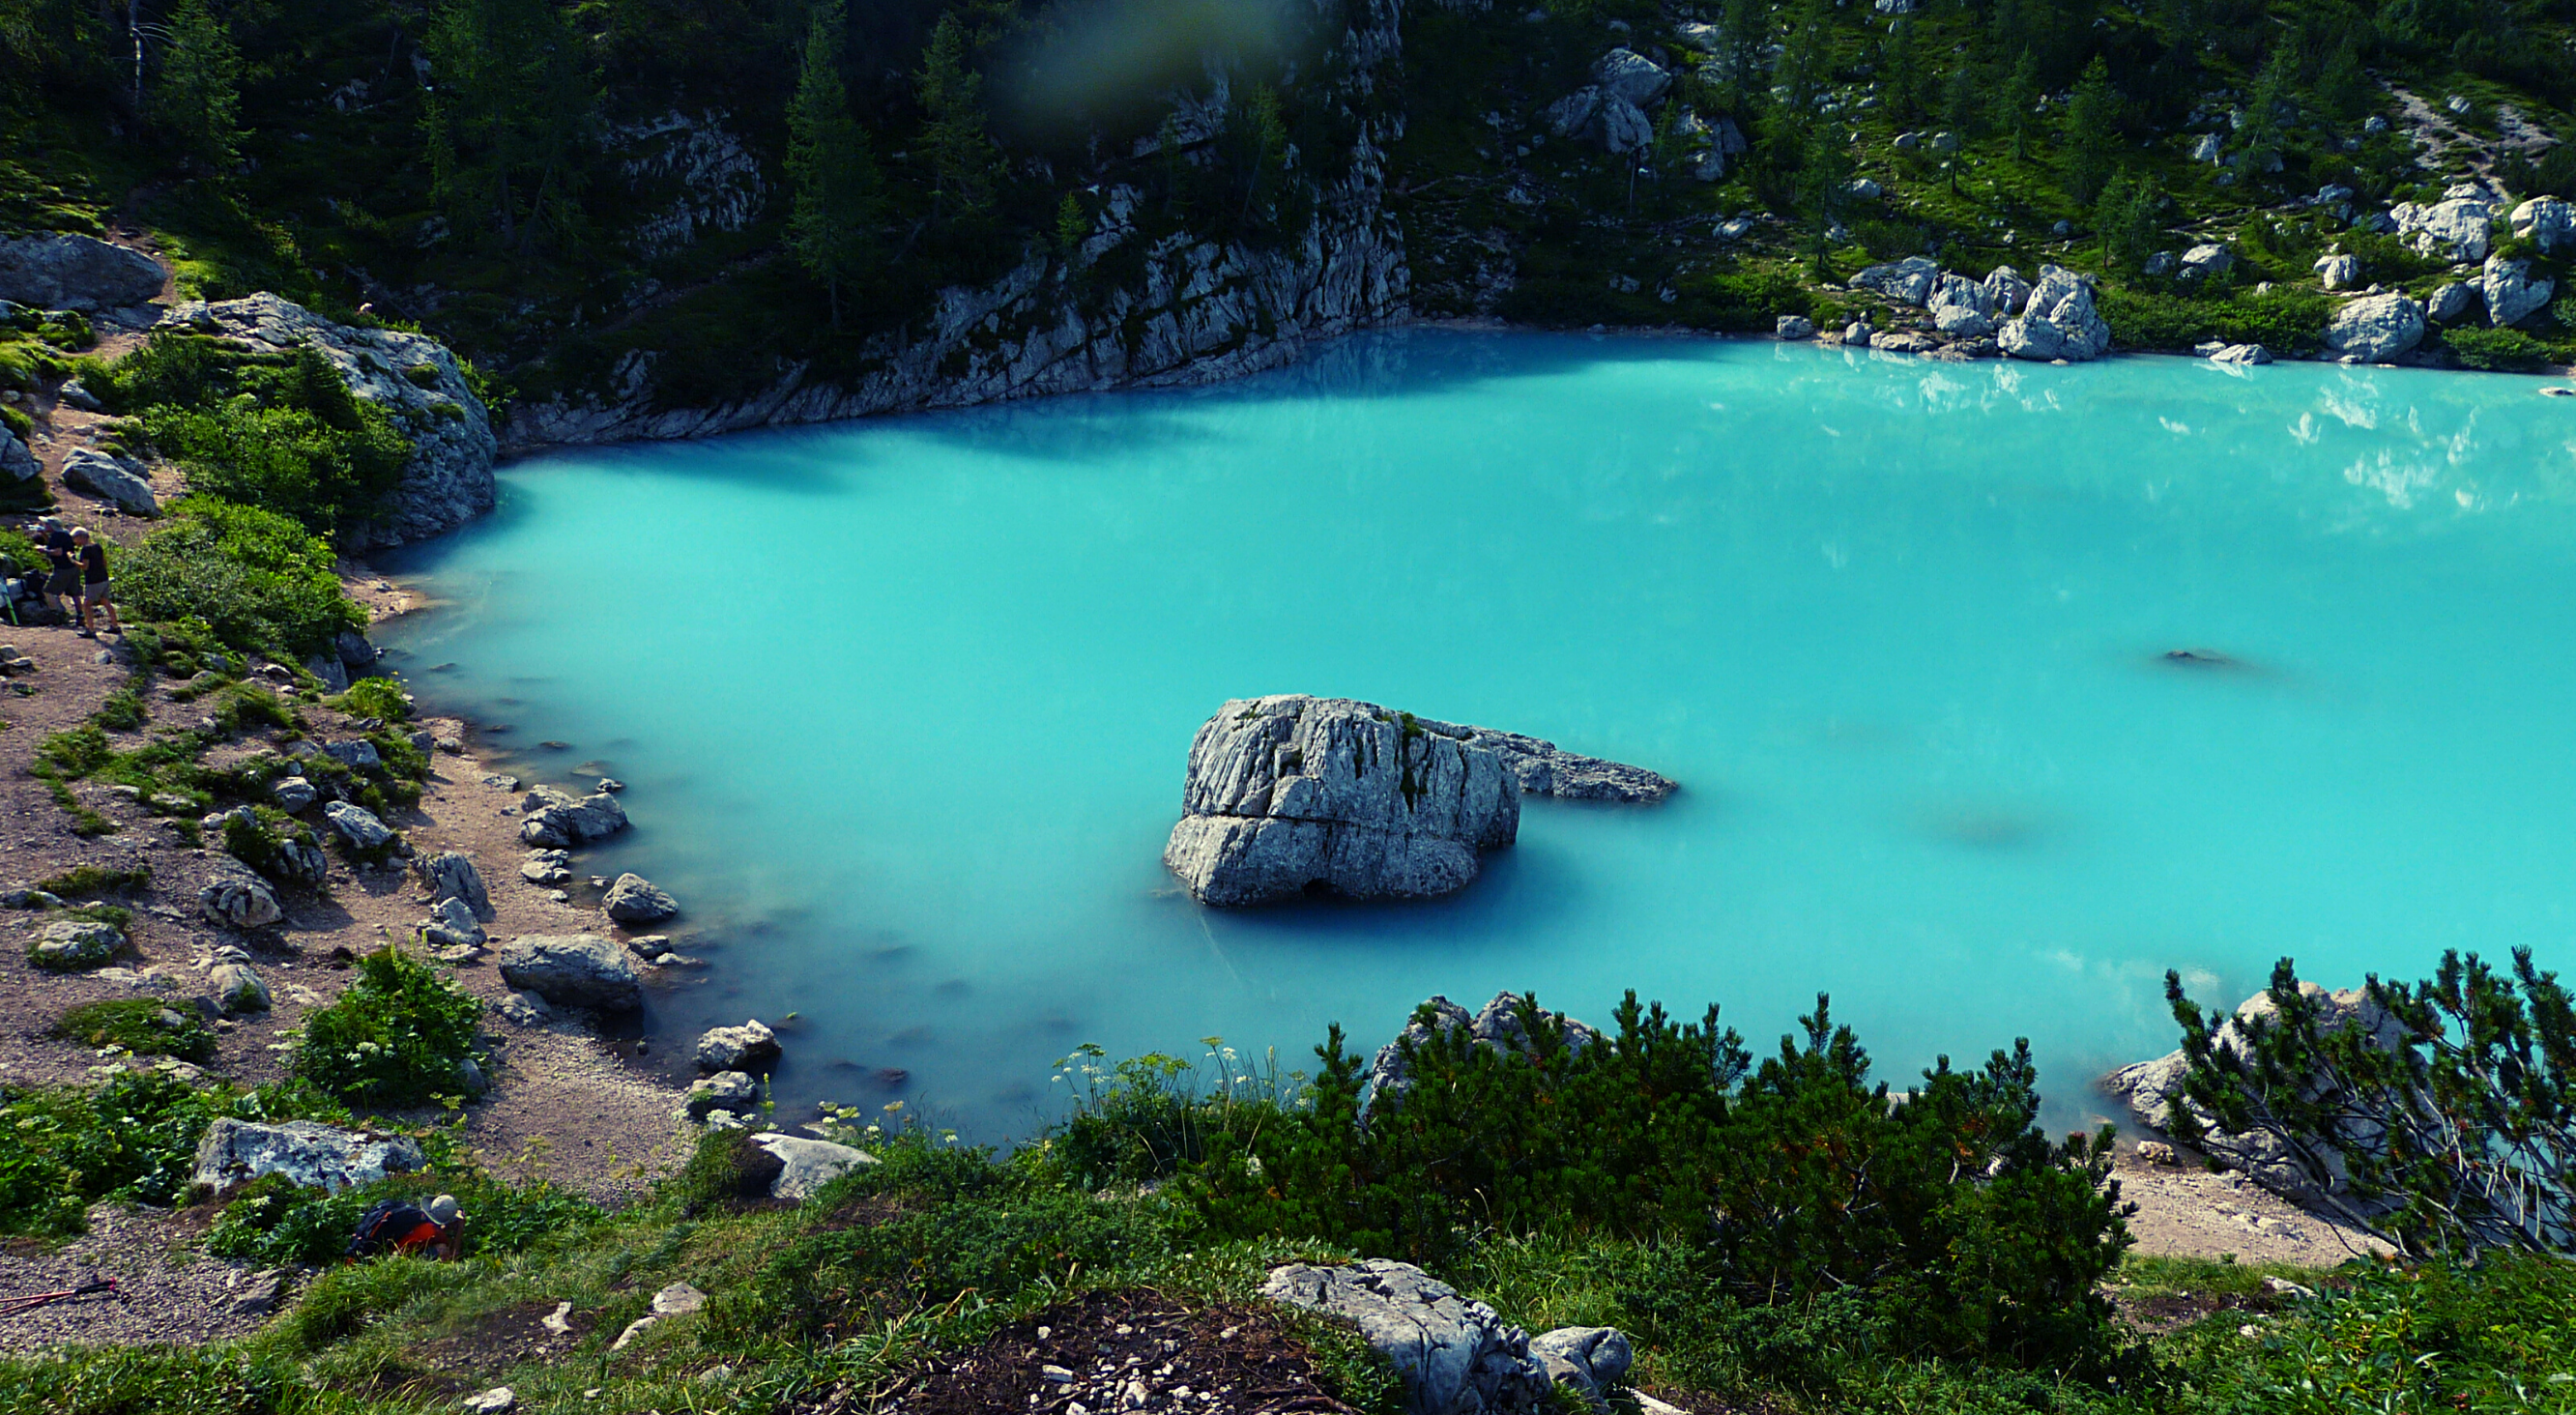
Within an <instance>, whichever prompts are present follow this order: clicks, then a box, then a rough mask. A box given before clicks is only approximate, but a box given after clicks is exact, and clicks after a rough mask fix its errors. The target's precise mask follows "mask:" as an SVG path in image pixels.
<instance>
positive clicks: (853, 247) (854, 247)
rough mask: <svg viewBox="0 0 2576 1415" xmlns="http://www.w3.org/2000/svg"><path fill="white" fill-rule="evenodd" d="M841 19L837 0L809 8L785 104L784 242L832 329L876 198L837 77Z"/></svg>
mask: <svg viewBox="0 0 2576 1415" xmlns="http://www.w3.org/2000/svg"><path fill="white" fill-rule="evenodd" d="M848 25H849V19H848V10H847V9H846V7H845V5H844V0H824V3H822V4H820V5H818V6H816V7H815V9H814V16H813V20H812V22H811V24H810V25H809V27H808V29H807V31H806V35H805V62H804V68H803V69H802V70H801V71H800V72H799V73H798V75H797V78H796V96H795V97H794V98H793V99H792V100H790V101H789V103H788V106H787V134H788V136H787V178H788V181H789V183H790V184H791V185H792V186H793V187H794V189H795V200H794V206H793V208H792V210H791V211H790V213H789V216H788V220H787V242H788V245H789V246H790V247H791V248H792V249H793V250H794V251H795V252H796V259H797V262H798V263H799V264H801V265H803V266H804V267H805V269H806V271H807V272H808V273H809V274H811V275H812V276H813V277H814V278H815V279H817V280H820V281H822V282H823V289H824V291H825V296H826V298H827V299H828V300H829V301H830V302H831V307H832V327H833V328H834V329H838V328H840V327H841V287H842V286H843V285H845V284H847V283H849V282H850V281H852V280H854V279H856V278H857V277H858V276H859V275H860V273H861V272H862V271H863V270H864V268H865V267H866V264H867V261H868V258H869V256H870V255H871V254H872V251H873V247H874V244H875V243H874V240H873V236H872V232H873V228H874V227H875V225H876V222H877V219H878V215H879V211H880V208H881V204H882V197H883V184H882V182H881V181H880V179H879V177H878V173H877V165H876V157H875V154H874V153H873V152H872V151H871V150H870V149H869V146H868V134H867V130H866V129H865V128H862V127H860V126H859V123H858V120H857V119H856V118H854V117H852V116H851V113H850V97H849V91H848V90H847V89H846V88H845V87H844V86H843V85H842V83H841V56H842V54H843V53H844V52H845V50H846V48H847V44H848Z"/></svg>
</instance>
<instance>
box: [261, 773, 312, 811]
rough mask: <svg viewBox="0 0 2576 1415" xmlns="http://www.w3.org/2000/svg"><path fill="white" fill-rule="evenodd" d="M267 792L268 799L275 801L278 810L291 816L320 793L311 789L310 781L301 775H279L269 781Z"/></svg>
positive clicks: (309, 803)
mask: <svg viewBox="0 0 2576 1415" xmlns="http://www.w3.org/2000/svg"><path fill="white" fill-rule="evenodd" d="M268 794H269V799H271V800H273V801H275V802H277V808H278V809H279V810H281V811H284V812H286V813H287V814H288V815H290V816H291V815H297V814H300V813H302V812H303V810H304V808H305V807H307V806H310V805H312V804H313V802H314V801H315V799H317V797H318V796H319V794H320V793H318V792H316V791H315V790H314V789H313V783H312V782H310V781H307V780H305V779H304V778H303V777H300V776H281V777H279V778H278V779H277V780H275V781H272V782H270V783H269V786H268Z"/></svg>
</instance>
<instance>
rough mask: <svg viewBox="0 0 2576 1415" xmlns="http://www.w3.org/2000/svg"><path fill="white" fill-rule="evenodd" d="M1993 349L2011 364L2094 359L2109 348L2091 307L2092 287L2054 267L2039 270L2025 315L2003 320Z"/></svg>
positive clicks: (2102, 325) (2108, 330)
mask: <svg viewBox="0 0 2576 1415" xmlns="http://www.w3.org/2000/svg"><path fill="white" fill-rule="evenodd" d="M1995 342H1996V344H1997V345H1998V346H1999V347H2000V348H2001V349H2002V350H2003V351H2004V352H2005V353H2007V354H2010V355H2011V356H2012V357H2014V358H2016V359H2038V360H2042V361H2047V360H2053V359H2066V360H2070V361H2081V360H2085V359H2098V358H2100V357H2102V356H2103V355H2104V354H2106V353H2109V352H2110V349H2111V326H2110V325H2109V324H2107V323H2105V322H2104V321H2103V319H2102V316H2101V314H2100V313H2099V312H2098V311H2096V310H2095V309H2094V308H2093V287H2092V286H2090V285H2087V284H2086V283H2084V279H2083V277H2082V276H2079V275H2077V274H2076V273H2075V272H2073V271H2071V270H2067V269H2064V268H2062V267H2059V266H2054V265H2043V266H2041V267H2040V268H2039V283H2038V284H2037V285H2034V286H2032V287H2031V291H2030V298H2029V300H2028V302H2027V305H2026V309H2025V313H2023V314H2022V315H2021V316H2020V317H2019V318H2017V319H2013V320H2009V321H2007V322H2006V323H2005V324H2004V326H2003V327H2002V328H2001V329H2000V330H1998V331H1997V332H1996V334H1995Z"/></svg>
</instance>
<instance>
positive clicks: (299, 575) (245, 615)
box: [117, 496, 366, 659]
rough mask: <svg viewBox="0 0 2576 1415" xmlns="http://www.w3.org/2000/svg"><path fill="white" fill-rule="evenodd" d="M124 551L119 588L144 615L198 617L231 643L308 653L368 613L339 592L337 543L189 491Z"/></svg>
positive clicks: (131, 609)
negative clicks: (165, 518) (165, 520)
mask: <svg viewBox="0 0 2576 1415" xmlns="http://www.w3.org/2000/svg"><path fill="white" fill-rule="evenodd" d="M171 509H172V519H171V523H170V524H169V525H167V526H164V527H162V528H161V529H159V530H156V531H154V532H153V533H152V534H150V535H148V536H146V537H144V539H143V543H142V544H141V545H139V546H136V547H135V548H134V549H132V550H130V551H127V552H126V554H125V557H124V564H123V566H122V568H121V569H120V571H119V573H118V584H117V591H118V593H119V595H120V596H121V597H122V598H123V600H124V602H125V605H126V610H127V612H128V613H129V614H132V615H133V616H135V617H136V618H139V619H146V620H177V619H185V618H195V619H199V620H202V621H203V622H204V623H205V624H206V625H207V626H208V627H209V628H211V629H212V630H213V632H214V634H215V635H216V637H217V638H218V639H219V640H220V641H221V642H222V643H223V644H224V645H226V646H227V647H230V648H232V649H235V650H237V651H241V652H266V653H283V654H286V655H288V656H290V657H293V658H299V659H300V658H303V657H305V656H307V655H309V654H313V653H316V652H319V651H320V650H321V649H323V648H324V647H325V646H327V645H328V644H330V643H331V641H332V640H333V638H335V637H336V636H337V635H338V634H339V633H340V632H341V631H342V630H344V629H362V628H364V627H366V612H365V611H364V610H363V609H360V608H359V607H358V605H357V604H356V603H355V602H353V601H351V600H350V599H349V598H348V597H347V596H346V595H344V594H342V593H341V592H340V581H339V577H338V576H337V575H336V574H335V573H334V572H333V569H332V565H333V557H332V554H331V548H330V546H329V545H327V544H325V543H324V542H323V541H322V540H321V539H320V538H319V537H317V536H314V535H311V534H308V533H307V532H306V531H305V530H304V528H303V527H302V526H300V525H298V524H297V523H296V522H295V521H293V520H291V519H289V518H288V517H285V516H280V515H277V514H276V513H274V512H270V511H263V510H259V509H257V508H256V507H250V506H236V505H233V504H231V503H229V502H224V501H218V500H215V499H212V498H209V497H202V496H191V497H188V498H186V499H184V500H181V501H179V502H177V503H175V504H174V505H173V507H172V508H171Z"/></svg>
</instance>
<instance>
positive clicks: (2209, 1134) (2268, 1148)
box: [2101, 982, 2406, 1203]
mask: <svg viewBox="0 0 2576 1415" xmlns="http://www.w3.org/2000/svg"><path fill="white" fill-rule="evenodd" d="M2299 993H2300V995H2301V996H2303V997H2305V998H2306V999H2308V1000H2309V1001H2310V1002H2312V1003H2314V1004H2316V1006H2317V1008H2318V1021H2319V1023H2320V1024H2321V1025H2322V1026H2323V1027H2324V1028H2325V1030H2327V1031H2329V1032H2336V1031H2358V1032H2360V1033H2361V1034H2362V1037H2363V1039H2364V1040H2365V1041H2366V1042H2367V1043H2368V1044H2370V1045H2371V1046H2374V1047H2378V1048H2381V1049H2386V1050H2393V1049H2395V1048H2397V1047H2400V1046H2403V1045H2404V1044H2405V1039H2406V1032H2405V1028H2404V1026H2403V1024H2401V1023H2400V1022H2399V1021H2398V1020H2397V1019H2396V1018H2395V1017H2394V1016H2392V1015H2390V1014H2389V1012H2388V1011H2387V1009H2385V1008H2383V1007H2381V1006H2380V1005H2379V1004H2378V1003H2376V1002H2374V1001H2372V1000H2371V997H2370V993H2369V991H2368V990H2367V989H2365V988H2341V989H2337V990H2335V991H2332V992H2329V991H2327V990H2326V989H2324V988H2322V987H2320V986H2318V985H2317V984H2315V983H2308V982H2303V983H2301V984H2299ZM2279 1011H2280V1010H2279V1008H2278V1007H2277V1006H2275V1005H2274V1003H2273V1001H2272V994H2271V991H2270V990H2269V989H2266V990H2264V991H2262V992H2258V993H2256V994H2254V995H2253V996H2252V997H2249V998H2247V999H2245V1001H2244V1002H2243V1003H2241V1004H2239V1005H2238V1007H2237V1009H2236V1011H2235V1012H2234V1013H2233V1014H2232V1015H2231V1016H2229V1017H2228V1018H2227V1020H2225V1021H2223V1022H2221V1023H2220V1024H2219V1026H2218V1030H2217V1033H2216V1034H2215V1035H2214V1036H2213V1037H2212V1038H2211V1044H2212V1045H2213V1046H2214V1047H2216V1048H2217V1049H2219V1050H2222V1051H2236V1050H2238V1049H2239V1048H2241V1047H2242V1046H2243V1045H2244V1032H2243V1030H2242V1024H2243V1023H2245V1022H2248V1021H2251V1020H2253V1019H2256V1018H2262V1019H2265V1020H2270V1019H2273V1018H2275V1017H2277V1016H2278V1015H2279ZM2190 1071H2191V1063H2190V1061H2189V1059H2188V1058H2186V1057H2185V1056H2184V1055H2183V1053H2182V1052H2180V1051H2179V1050H2177V1051H2171V1052H2167V1053H2166V1054H2165V1055H2163V1056H2160V1057H2157V1058H2156V1059H2155V1060H2153V1061H2141V1062H2138V1063H2136V1064H2135V1065H2131V1066H2124V1067H2121V1068H2120V1069H2119V1070H2117V1071H2114V1072H2112V1073H2111V1074H2110V1075H2109V1076H2106V1077H2104V1078H2103V1079H2102V1082H2101V1087H2102V1090H2103V1091H2104V1092H2105V1093H2107V1094H2108V1095H2110V1096H2111V1097H2112V1098H2113V1099H2115V1100H2118V1101H2121V1102H2123V1103H2125V1104H2126V1105H2127V1106H2128V1109H2129V1114H2130V1115H2131V1116H2132V1117H2133V1118H2135V1119H2136V1120H2137V1122H2138V1123H2139V1124H2140V1125H2143V1126H2145V1127H2147V1128H2148V1129H2151V1130H2154V1131H2157V1132H2158V1133H2163V1132H2164V1130H2165V1129H2166V1122H2167V1121H2168V1120H2169V1119H2170V1118H2171V1116H2172V1106H2173V1104H2174V1102H2176V1101H2178V1100H2181V1099H2182V1083H2183V1078H2184V1077H2185V1076H2187V1075H2189V1074H2190ZM2182 1103H2183V1104H2184V1105H2185V1107H2186V1108H2187V1109H2188V1110H2189V1111H2190V1113H2191V1117H2192V1119H2193V1121H2194V1122H2195V1123H2196V1124H2198V1125H2199V1126H2200V1127H2201V1128H2202V1130H2203V1132H2204V1133H2203V1134H2202V1136H2201V1138H2200V1140H2199V1142H2198V1144H2199V1147H2200V1149H2201V1151H2202V1152H2203V1153H2204V1154H2207V1155H2209V1156H2210V1157H2211V1158H2213V1159H2216V1160H2218V1161H2219V1162H2220V1163H2222V1164H2224V1165H2226V1166H2228V1167H2229V1168H2232V1169H2239V1170H2243V1171H2244V1172H2245V1173H2246V1174H2247V1175H2248V1176H2250V1177H2251V1178H2252V1179H2253V1180H2254V1181H2255V1182H2256V1183H2258V1184H2260V1185H2262V1186H2263V1187H2264V1188H2266V1189H2269V1190H2271V1191H2272V1192H2274V1193H2276V1194H2279V1195H2282V1196H2283V1197H2285V1198H2288V1199H2290V1200H2292V1201H2293V1202H2301V1203H2304V1202H2308V1201H2311V1200H2313V1199H2315V1198H2316V1197H2318V1196H2317V1194H2316V1187H2315V1184H2314V1183H2313V1181H2312V1180H2311V1179H2310V1178H2309V1176H2308V1174H2307V1172H2306V1171H2305V1170H2304V1169H2303V1168H2302V1167H2301V1166H2300V1165H2299V1164H2298V1163H2297V1161H2296V1159H2295V1158H2294V1157H2293V1156H2292V1154H2291V1153H2290V1151H2289V1148H2288V1146H2287V1145H2285V1144H2284V1143H2283V1142H2282V1141H2280V1140H2279V1139H2277V1138H2275V1137H2274V1136H2271V1135H2268V1134H2264V1133H2261V1132H2249V1133H2231V1132H2226V1131H2221V1130H2219V1129H2217V1128H2216V1127H2217V1117H2216V1116H2214V1115H2211V1114H2210V1113H2208V1112H2207V1111H2204V1110H2201V1109H2200V1108H2199V1107H2197V1106H2193V1105H2191V1104H2190V1102H2188V1101H2183V1102H2182ZM2330 1184H2331V1187H2333V1188H2335V1189H2337V1190H2340V1189H2341V1187H2342V1175H2341V1173H2340V1172H2339V1171H2338V1172H2336V1173H2334V1174H2333V1175H2332V1176H2331V1179H2330Z"/></svg>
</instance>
